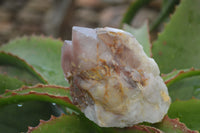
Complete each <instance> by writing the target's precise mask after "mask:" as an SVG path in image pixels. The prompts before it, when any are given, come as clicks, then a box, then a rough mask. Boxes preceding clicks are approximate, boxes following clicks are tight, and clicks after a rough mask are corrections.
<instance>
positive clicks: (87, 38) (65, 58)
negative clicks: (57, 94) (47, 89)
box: [62, 27, 170, 127]
mask: <svg viewBox="0 0 200 133" xmlns="http://www.w3.org/2000/svg"><path fill="white" fill-rule="evenodd" d="M62 68H63V71H64V74H65V77H66V79H67V80H68V81H69V82H70V83H71V87H70V89H71V90H70V91H71V95H72V99H73V103H74V104H75V105H77V106H78V107H79V108H80V109H81V111H82V112H83V113H84V114H85V115H86V117H88V118H89V119H90V120H92V121H94V122H95V123H97V124H98V125H99V126H102V127H128V126H132V125H134V124H137V123H141V122H150V123H155V122H159V121H161V120H162V118H163V117H164V115H165V114H166V113H167V111H168V108H169V105H170V97H169V95H168V91H167V87H166V85H165V83H164V82H163V80H162V78H161V77H160V76H159V74H160V71H159V68H158V65H157V64H156V63H155V61H154V60H153V59H152V58H149V57H148V56H147V55H146V54H145V53H144V51H143V48H142V46H141V45H140V44H139V43H138V41H137V40H136V39H135V38H134V37H133V36H132V35H131V34H129V33H128V32H125V31H122V30H119V29H114V28H109V27H106V28H96V29H90V28H83V27H73V31H72V41H65V43H64V45H63V48H62Z"/></svg>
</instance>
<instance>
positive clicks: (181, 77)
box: [162, 68, 200, 101]
mask: <svg viewBox="0 0 200 133" xmlns="http://www.w3.org/2000/svg"><path fill="white" fill-rule="evenodd" d="M162 77H163V79H164V81H165V83H166V85H167V86H168V91H169V95H170V97H171V99H172V101H175V100H176V99H180V100H189V99H191V98H192V97H196V98H200V89H199V88H200V83H199V81H200V70H199V69H194V68H191V69H184V70H175V71H173V72H171V73H169V74H167V75H162Z"/></svg>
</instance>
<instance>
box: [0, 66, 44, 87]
mask: <svg viewBox="0 0 200 133" xmlns="http://www.w3.org/2000/svg"><path fill="white" fill-rule="evenodd" d="M0 74H3V75H6V76H9V77H11V78H15V79H17V80H20V81H22V82H24V84H25V85H29V86H33V85H36V84H38V83H42V82H43V81H41V80H39V79H37V77H35V76H33V74H31V73H30V72H28V71H27V70H24V69H22V68H19V67H15V66H10V65H3V66H0ZM38 76H39V75H38ZM7 89H11V88H7ZM15 89H17V88H15Z"/></svg>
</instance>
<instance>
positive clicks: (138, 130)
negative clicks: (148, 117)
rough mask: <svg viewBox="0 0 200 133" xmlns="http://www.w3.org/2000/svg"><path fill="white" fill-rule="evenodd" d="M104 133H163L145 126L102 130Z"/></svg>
mask: <svg viewBox="0 0 200 133" xmlns="http://www.w3.org/2000/svg"><path fill="white" fill-rule="evenodd" d="M103 130H104V133H163V132H162V131H161V130H159V129H157V128H155V127H150V126H145V125H135V126H133V127H129V128H104V129H103Z"/></svg>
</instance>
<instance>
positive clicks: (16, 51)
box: [0, 36, 69, 86]
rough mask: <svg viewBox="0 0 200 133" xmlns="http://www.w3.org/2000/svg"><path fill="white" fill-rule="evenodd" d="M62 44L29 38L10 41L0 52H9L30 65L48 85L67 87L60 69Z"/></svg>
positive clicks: (50, 40) (51, 40)
mask: <svg viewBox="0 0 200 133" xmlns="http://www.w3.org/2000/svg"><path fill="white" fill-rule="evenodd" d="M62 45H63V42H62V41H60V40H55V39H52V38H45V37H38V36H31V37H23V38H18V39H15V40H12V41H10V42H9V43H8V44H6V45H3V46H2V47H1V48H0V51H4V52H9V53H12V54H13V55H16V56H18V57H19V58H21V59H23V60H25V61H26V62H27V63H28V64H30V65H31V66H32V67H33V69H34V70H36V72H37V73H40V74H41V76H42V77H43V78H44V79H45V80H47V82H48V83H49V84H55V85H62V86H68V85H69V84H68V83H67V82H66V81H65V78H64V75H63V71H62V68H61V57H60V56H61V47H62Z"/></svg>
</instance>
